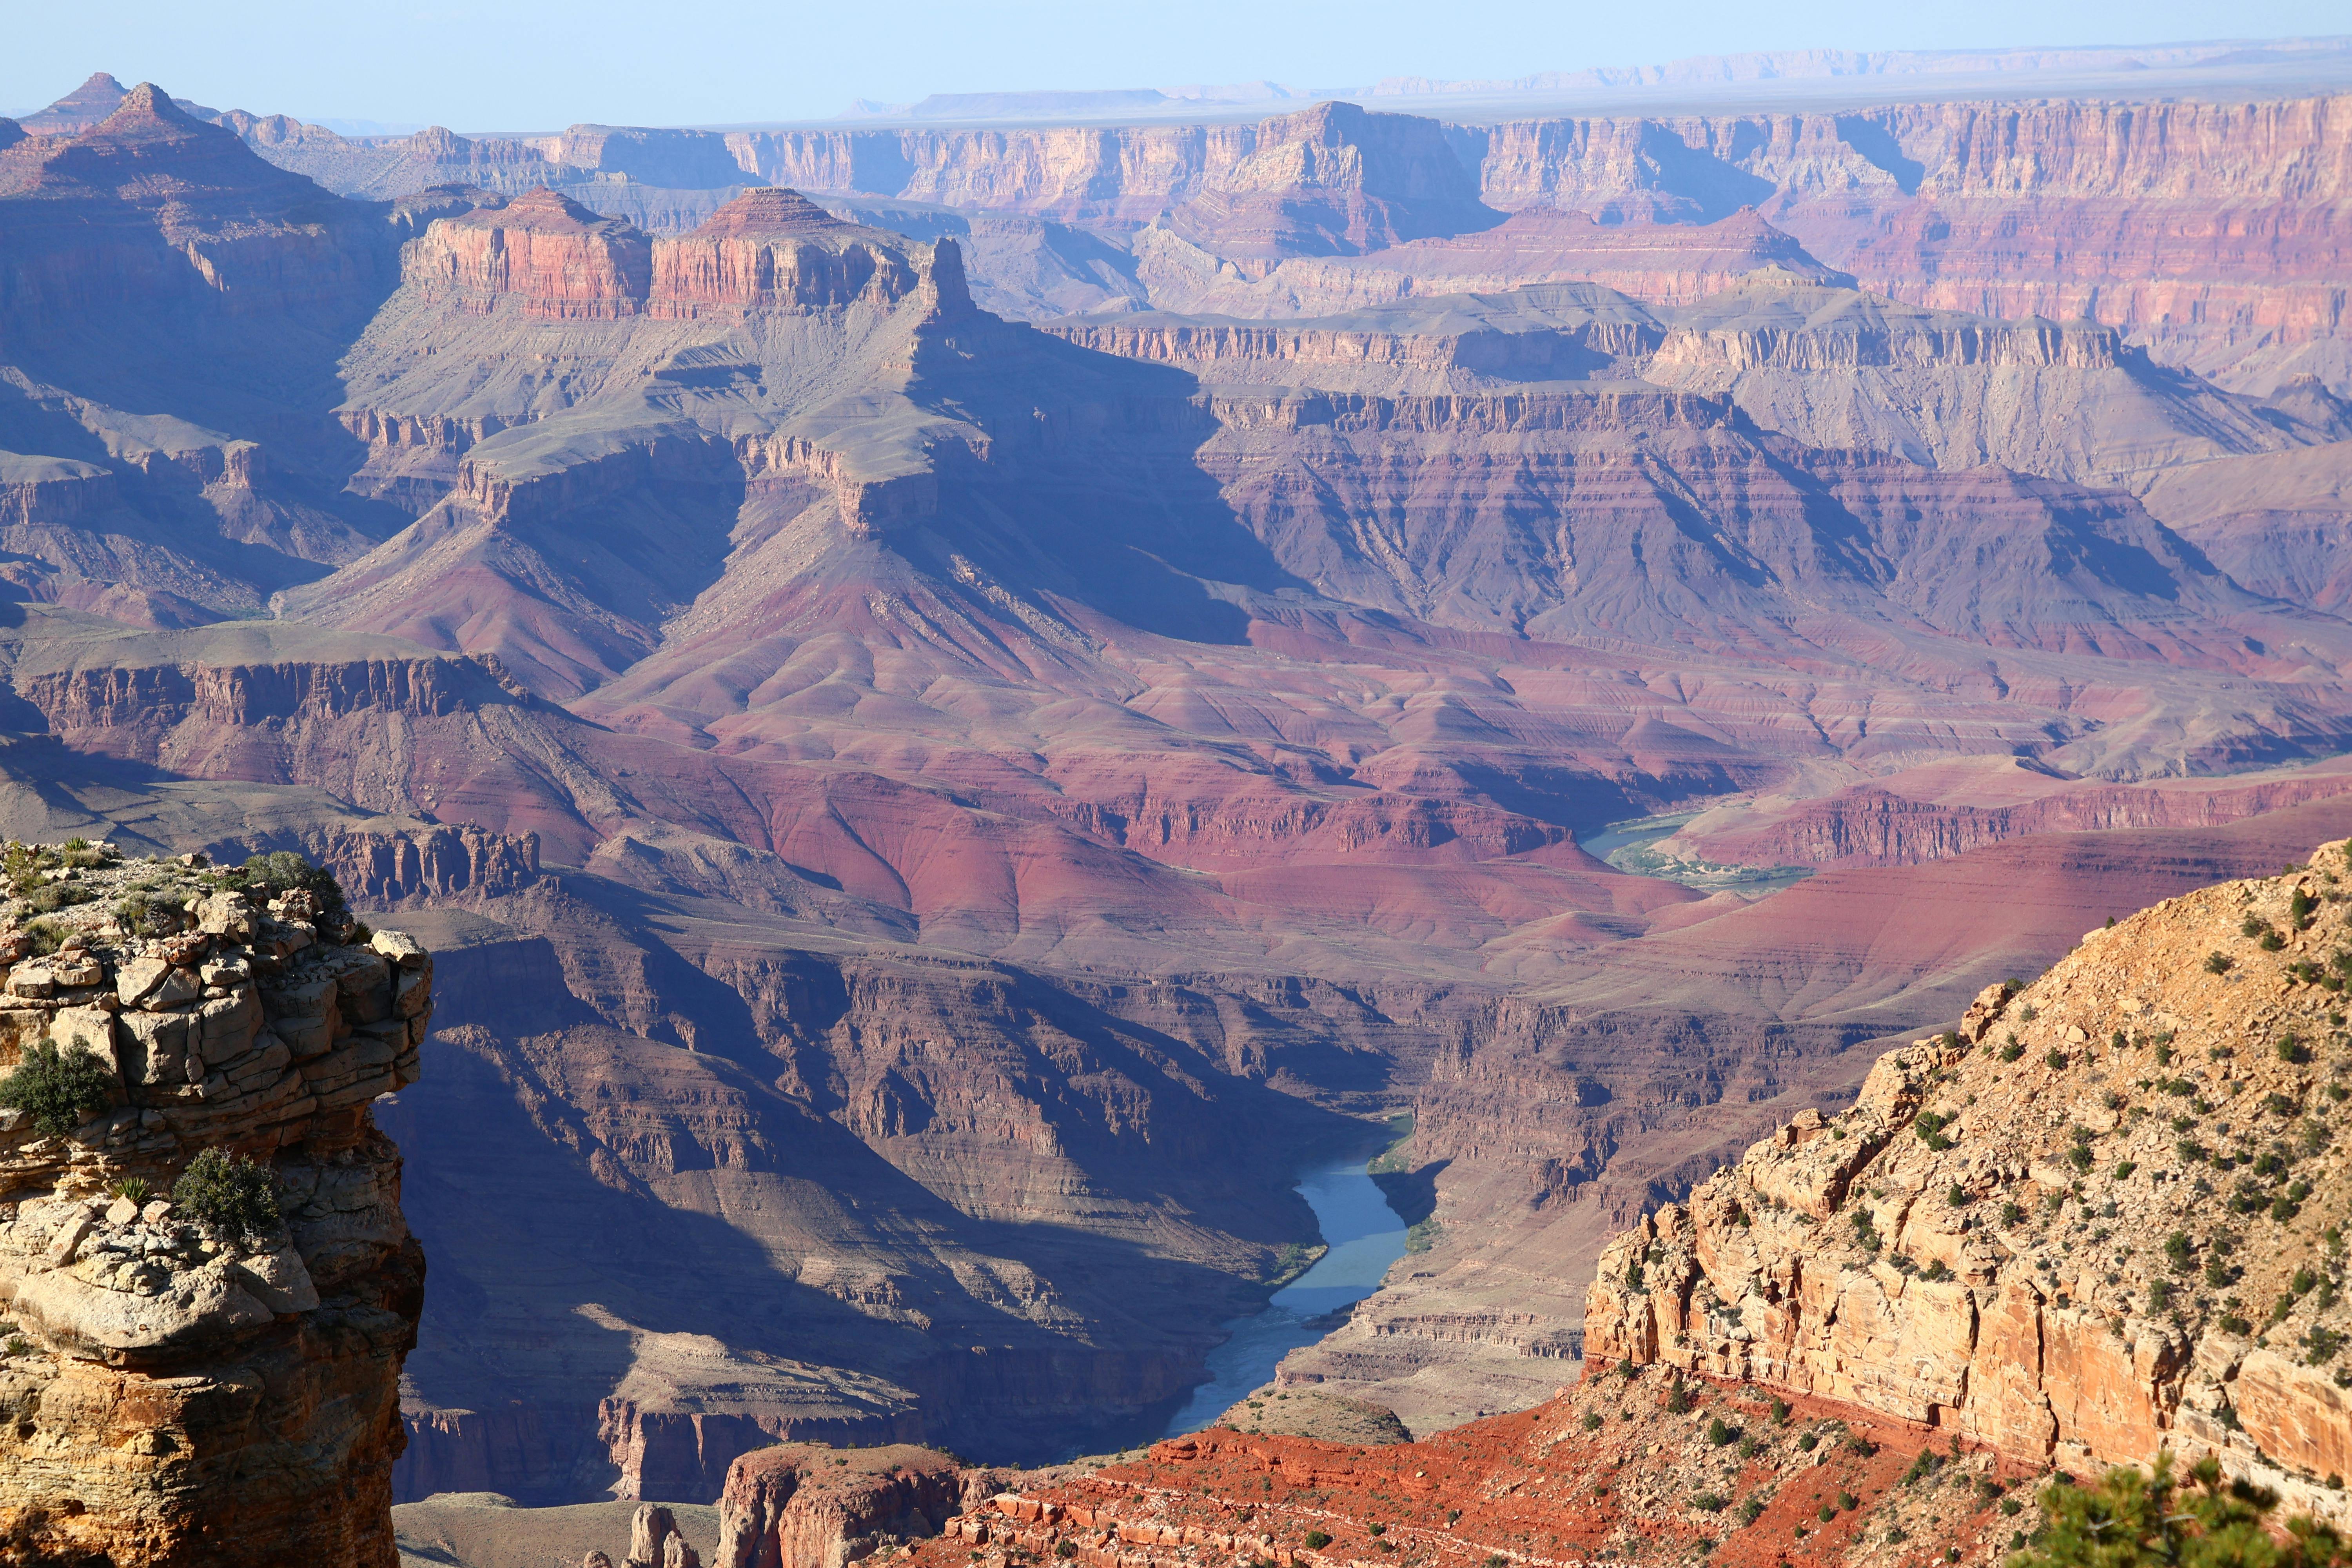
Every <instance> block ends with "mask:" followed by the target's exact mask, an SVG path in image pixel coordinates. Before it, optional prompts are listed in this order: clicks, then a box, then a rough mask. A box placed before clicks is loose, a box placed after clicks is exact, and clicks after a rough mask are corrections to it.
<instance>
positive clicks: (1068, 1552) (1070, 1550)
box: [1054, 1541, 1078, 1563]
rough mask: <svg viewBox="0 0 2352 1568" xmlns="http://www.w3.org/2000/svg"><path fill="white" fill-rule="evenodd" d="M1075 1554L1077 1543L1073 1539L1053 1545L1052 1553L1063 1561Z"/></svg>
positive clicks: (1076, 1552)
mask: <svg viewBox="0 0 2352 1568" xmlns="http://www.w3.org/2000/svg"><path fill="white" fill-rule="evenodd" d="M1077 1554H1078V1543H1077V1542H1075V1541H1064V1542H1057V1543H1055V1547H1054V1555H1055V1556H1056V1557H1058V1558H1060V1559H1061V1560H1062V1561H1063V1562H1065V1563H1066V1562H1068V1561H1069V1560H1070V1559H1071V1558H1073V1557H1076V1555H1077Z"/></svg>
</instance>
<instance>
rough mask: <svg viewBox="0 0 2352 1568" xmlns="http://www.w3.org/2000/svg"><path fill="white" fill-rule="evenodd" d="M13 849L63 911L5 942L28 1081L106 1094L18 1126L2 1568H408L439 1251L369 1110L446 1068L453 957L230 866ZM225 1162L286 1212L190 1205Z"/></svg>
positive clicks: (8, 1261)
mask: <svg viewBox="0 0 2352 1568" xmlns="http://www.w3.org/2000/svg"><path fill="white" fill-rule="evenodd" d="M7 849H8V858H9V870H10V874H11V876H12V878H13V879H15V880H16V885H17V887H18V888H19V889H22V891H23V893H25V894H28V895H31V896H32V897H31V907H32V908H33V909H38V910H50V911H52V912H50V913H48V914H47V915H45V916H43V917H42V918H40V919H38V920H36V921H32V923H31V924H30V925H18V924H12V925H11V926H10V928H9V929H8V931H6V932H5V935H0V952H5V954H6V955H7V956H8V957H9V958H10V959H11V960H12V963H13V967H12V968H11V969H10V971H9V973H8V978H7V983H6V993H5V999H0V1004H4V1005H0V1065H5V1066H8V1067H11V1068H19V1069H20V1070H26V1069H24V1067H23V1064H24V1063H25V1062H26V1060H27V1058H28V1057H29V1056H30V1055H31V1054H32V1050H33V1047H35V1046H37V1045H38V1044H41V1043H43V1042H54V1043H55V1044H57V1045H58V1046H59V1047H64V1048H65V1050H66V1051H67V1052H68V1055H70V1054H71V1053H72V1052H73V1051H74V1050H75V1049H77V1048H79V1049H85V1050H87V1051H89V1053H90V1054H91V1056H92V1057H93V1058H95V1060H96V1062H97V1063H98V1064H99V1067H100V1069H101V1071H102V1078H103V1081H104V1089H103V1091H102V1092H101V1093H100V1094H99V1095H98V1096H97V1097H96V1099H95V1100H84V1101H83V1102H82V1107H83V1108H82V1109H81V1110H79V1112H67V1113H66V1114H65V1116H64V1119H63V1122H64V1123H65V1124H69V1125H67V1126H66V1130H64V1131H58V1130H57V1127H58V1125H59V1123H47V1124H45V1122H44V1121H43V1119H42V1113H39V1112H37V1111H36V1110H28V1109H25V1108H23V1107H21V1106H20V1108H18V1109H12V1110H5V1111H0V1205H5V1207H0V1215H4V1216H5V1217H0V1300H5V1312H6V1315H7V1317H8V1319H9V1320H10V1324H9V1327H8V1330H7V1333H8V1336H9V1337H8V1339H7V1343H6V1355H5V1361H0V1405H5V1409H6V1410H7V1412H8V1413H9V1419H8V1422H7V1426H6V1432H5V1438H0V1561H6V1562H9V1563H101V1562H103V1563H113V1564H118V1565H125V1568H127V1565H131V1564H142V1565H144V1564H155V1565H162V1564H167V1563H171V1564H177V1563H199V1562H214V1561H226V1560H227V1559H228V1558H229V1557H231V1556H233V1557H234V1558H235V1560H236V1561H237V1562H239V1563H256V1564H263V1563H270V1564H286V1565H288V1568H294V1565H296V1564H309V1563H353V1564H366V1565H370V1568H390V1565H391V1564H392V1563H393V1562H394V1550H393V1543H392V1528H391V1520H390V1515H389V1512H388V1510H389V1508H390V1506H391V1501H392V1489H391V1479H392V1462H393V1460H394V1458H396V1457H397V1456H398V1454H399V1452H400V1448H401V1446H402V1441H403V1436H402V1427H401V1422H400V1413H399V1404H398V1383H399V1374H400V1364H401V1361H402V1358H403V1357H404V1354H405V1353H406V1352H407V1350H408V1349H409V1347H410V1346H411V1345H412V1344H413V1343H414V1342H415V1328H416V1319H417V1314H418V1311H419V1309H420V1307H421V1304H422V1300H421V1298H422V1292H423V1285H424V1258H423V1255H422V1253H421V1251H420V1250H419V1248H418V1247H417V1246H416V1244H415V1241H414V1240H413V1239H411V1237H409V1235H408V1231H407V1228H406V1226H405V1225H404V1223H403V1221H402V1217H401V1212H400V1190H399V1187H400V1158H399V1155H398V1153H397V1152H396V1151H395V1150H394V1148H393V1146H392V1144H391V1143H390V1142H388V1141H387V1140H386V1139H384V1138H383V1136H382V1135H381V1134H380V1133H379V1132H377V1131H376V1130H375V1127H374V1125H373V1121H371V1119H370V1115H369V1106H370V1103H371V1102H372V1101H373V1100H375V1099H376V1098H378V1097H379V1096H382V1095H385V1094H389V1093H391V1092H393V1091H394V1090H395V1089H399V1088H401V1087H402V1086H403V1085H404V1084H406V1083H408V1082H410V1081H412V1080H413V1079H415V1076H416V1073H417V1060H418V1057H417V1050H418V1046H419V1044H420V1042H421V1041H422V1038H423V1036H424V1032H425V1026H426V1022H427V1020H428V1018H429V1017H430V1016H431V1008H432V983H433V975H432V963H431V960H430V958H429V957H428V956H427V955H426V953H425V952H424V950H423V949H421V948H419V947H418V946H417V945H416V944H415V942H412V941H410V940H409V939H407V938H406V937H404V936H403V935H401V934H399V933H397V932H393V931H383V932H378V933H375V934H374V935H373V937H370V936H369V935H367V933H365V932H363V931H359V930H357V929H356V928H355V926H354V923H353V921H352V918H351V916H350V914H349V913H348V912H346V911H344V910H341V907H340V905H339V904H330V903H328V902H326V901H324V900H322V899H321V897H320V895H319V894H316V893H314V892H313V891H312V890H310V889H308V888H293V889H288V890H285V891H282V892H280V893H278V896H275V897H272V896H270V890H269V889H268V887H267V886H265V885H263V884H261V883H258V882H255V881H253V880H251V879H245V878H241V877H239V876H236V875H234V874H232V875H228V876H224V875H222V874H221V873H218V872H215V871H213V870H211V869H209V868H206V867H205V865H204V864H203V862H202V860H201V858H184V859H180V860H175V861H164V862H152V861H128V862H126V861H122V860H121V859H119V858H115V857H114V856H113V855H112V854H111V853H110V851H108V850H106V849H105V848H104V847H79V843H78V842H77V845H76V846H72V847H68V850H67V851H66V852H63V853H60V852H58V851H45V852H37V851H34V850H30V849H27V848H26V847H20V846H17V845H14V844H12V845H9V846H8V847H7ZM248 895H250V896H248ZM263 900H267V901H266V903H265V902H264V901H263ZM9 910H10V913H11V914H12V916H14V917H15V919H16V920H17V921H22V920H24V919H26V916H27V914H28V910H27V900H26V897H24V896H20V897H19V898H17V899H16V900H12V902H11V903H10V906H9ZM100 1100H102V1101H103V1102H104V1103H103V1104H102V1105H100V1104H98V1101H100ZM93 1106H95V1107H96V1108H95V1109H92V1107H93ZM77 1115H78V1116H79V1121H78V1124H77V1123H75V1117H76V1116H77ZM206 1151H221V1152H235V1153H236V1155H238V1156H250V1157H252V1158H254V1159H256V1160H257V1161H259V1162H260V1163H261V1164H262V1167H263V1169H264V1170H266V1171H267V1172H268V1173H269V1176H270V1177H271V1178H274V1194H275V1195H274V1201H273V1202H271V1203H269V1204H268V1205H265V1207H264V1208H263V1209H262V1210H258V1211H250V1210H249V1211H247V1213H246V1214H245V1215H244V1216H243V1217H242V1218H241V1219H223V1218H221V1217H220V1216H219V1215H217V1214H215V1212H213V1211H211V1210H208V1209H206V1208H205V1206H204V1205H203V1202H202V1200H201V1199H198V1198H190V1199H188V1201H186V1202H174V1194H173V1182H174V1179H175V1178H176V1177H177V1176H178V1175H179V1174H180V1173H182V1172H183V1171H184V1170H185V1169H186V1168H187V1167H188V1165H189V1164H190V1163H191V1161H192V1160H193V1159H194V1157H195V1156H196V1155H197V1154H198V1153H200V1152H206ZM192 1204H193V1205H194V1206H191V1205H192Z"/></svg>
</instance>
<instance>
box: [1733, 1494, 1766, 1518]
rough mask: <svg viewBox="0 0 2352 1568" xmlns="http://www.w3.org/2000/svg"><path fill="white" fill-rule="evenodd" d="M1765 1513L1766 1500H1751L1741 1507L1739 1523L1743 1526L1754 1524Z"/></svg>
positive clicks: (1756, 1498) (1754, 1498)
mask: <svg viewBox="0 0 2352 1568" xmlns="http://www.w3.org/2000/svg"><path fill="white" fill-rule="evenodd" d="M1763 1511H1764V1500H1763V1499H1762V1498H1760V1497H1752V1498H1749V1499H1748V1500H1747V1501H1746V1502H1743V1503H1741V1504H1740V1505H1739V1522H1740V1523H1742V1524H1753V1523H1755V1522H1756V1521H1757V1519H1758V1518H1759V1516H1760V1515H1761V1514H1762V1513H1763Z"/></svg>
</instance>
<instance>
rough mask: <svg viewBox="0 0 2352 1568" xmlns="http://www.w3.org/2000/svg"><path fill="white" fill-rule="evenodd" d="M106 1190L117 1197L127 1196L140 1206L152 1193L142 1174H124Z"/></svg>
mask: <svg viewBox="0 0 2352 1568" xmlns="http://www.w3.org/2000/svg"><path fill="white" fill-rule="evenodd" d="M106 1190H107V1191H108V1192H110V1193H112V1194H114V1195H115V1196H116V1197H118V1198H129V1199H130V1200H131V1202H132V1203H134V1204H139V1205H142V1206H143V1205H145V1204H146V1202H147V1200H148V1198H150V1197H151V1196H152V1195H153V1189H152V1188H151V1187H149V1186H148V1184H147V1178H146V1177H144V1176H125V1177H123V1178H122V1179H121V1181H119V1182H117V1183H115V1184H113V1185H112V1186H110V1187H109V1188H107V1189H106Z"/></svg>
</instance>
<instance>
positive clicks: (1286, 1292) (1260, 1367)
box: [1167, 1157, 1405, 1437]
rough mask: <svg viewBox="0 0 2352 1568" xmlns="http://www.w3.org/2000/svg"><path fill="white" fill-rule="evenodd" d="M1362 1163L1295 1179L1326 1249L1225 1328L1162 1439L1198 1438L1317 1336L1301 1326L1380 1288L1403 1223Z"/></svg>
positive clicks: (1399, 1244) (1400, 1250) (1398, 1253)
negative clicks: (1225, 1335) (1227, 1334)
mask: <svg viewBox="0 0 2352 1568" xmlns="http://www.w3.org/2000/svg"><path fill="white" fill-rule="evenodd" d="M1369 1163H1370V1162H1369V1161H1367V1160H1365V1159H1363V1158H1361V1157H1357V1158H1354V1159H1349V1160H1342V1161H1339V1163H1335V1164H1332V1165H1328V1166H1326V1167H1324V1168H1323V1169H1320V1170H1317V1171H1311V1172H1309V1173H1307V1175H1305V1176H1303V1177H1301V1178H1300V1179H1299V1183H1298V1195H1299V1196H1301V1197H1303V1198H1305V1199H1306V1200H1307V1206H1308V1207H1309V1208H1311V1209H1313V1210H1314V1211H1315V1223H1316V1226H1317V1228H1318V1229H1319V1230H1321V1231H1322V1233H1323V1241H1324V1245H1326V1246H1327V1247H1329V1248H1330V1250H1329V1251H1328V1252H1326V1253H1325V1254H1324V1255H1323V1256H1322V1257H1321V1258H1318V1259H1316V1262H1315V1267H1314V1268H1309V1269H1308V1270H1307V1272H1306V1273H1304V1274H1302V1275H1300V1276H1299V1277H1298V1278H1297V1279H1294V1280H1292V1281H1291V1282H1290V1283H1289V1284H1287V1285H1286V1286H1284V1287H1283V1288H1282V1289H1279V1290H1276V1292H1275V1293H1274V1295H1273V1296H1272V1297H1271V1298H1269V1299H1268V1300H1267V1301H1266V1305H1265V1310H1264V1311H1262V1312H1255V1313H1252V1314H1251V1315H1250V1316H1248V1317H1246V1318H1235V1319H1234V1321H1232V1322H1230V1323H1227V1324H1226V1325H1225V1327H1226V1328H1227V1329H1229V1330H1230V1331H1232V1333H1233V1338H1231V1339H1229V1340H1227V1341H1226V1342H1224V1343H1223V1344H1222V1345H1219V1346H1218V1347H1217V1348H1216V1349H1215V1350H1213V1351H1211V1352H1209V1381H1208V1382H1206V1383H1204V1384H1202V1385H1201V1386H1200V1387H1198V1388H1196V1389H1194V1390H1193V1391H1192V1398H1191V1399H1189V1400H1187V1401H1186V1402H1185V1405H1184V1407H1183V1408H1182V1409H1181V1410H1180V1411H1178V1412H1177V1413H1176V1417H1175V1419H1174V1420H1172V1421H1171V1422H1170V1423H1169V1424H1168V1432H1167V1436H1171V1437H1172V1436H1177V1435H1178V1434H1180V1433H1184V1432H1197V1431H1199V1430H1200V1429H1201V1428H1202V1427H1203V1426H1207V1425H1208V1424H1209V1423H1210V1422H1212V1421H1214V1420H1215V1419H1216V1418H1217V1417H1218V1416H1219V1415H1223V1414H1224V1411H1225V1407H1226V1406H1227V1405H1231V1404H1233V1403H1234V1401H1235V1400H1236V1399H1239V1398H1240V1397H1241V1396H1242V1395H1243V1394H1247V1393H1249V1392H1250V1391H1251V1390H1252V1389H1254V1388H1257V1387H1259V1386H1260V1385H1262V1384H1265V1382H1266V1380H1267V1379H1269V1378H1271V1377H1272V1376H1273V1375H1274V1368H1275V1363H1277V1362H1279V1361H1281V1360H1282V1358H1283V1357H1284V1356H1286V1355H1287V1354H1289V1353H1290V1352H1292V1351H1295V1350H1297V1348H1298V1347H1299V1346H1301V1345H1311V1344H1313V1343H1314V1342H1316V1341H1317V1340H1319V1339H1321V1338H1322V1337H1323V1333H1324V1331H1323V1330H1320V1329H1312V1328H1308V1327H1307V1320H1308V1319H1310V1318H1318V1317H1321V1316H1322V1315H1323V1314H1324V1313H1326V1312H1331V1311H1337V1310H1339V1308H1341V1307H1348V1306H1353V1305H1354V1304H1355V1303H1356V1302H1358V1301H1360V1300H1363V1299H1364V1298H1365V1297H1367V1296H1369V1295H1370V1294H1371V1293H1372V1292H1373V1291H1375V1290H1377V1289H1380V1288H1381V1279H1382V1278H1383V1277H1384V1276H1385V1275H1386V1274H1387V1273H1388V1271H1389V1265H1391V1263H1394V1262H1395V1261H1396V1260H1397V1259H1398V1258H1402V1257H1403V1256H1404V1230H1405V1226H1404V1221H1402V1220H1401V1219H1399V1218H1398V1217H1397V1215H1396V1211H1395V1210H1394V1209H1391V1207H1389V1201H1388V1199H1387V1198H1386V1197H1385V1196H1383V1195H1382V1194H1381V1189H1380V1185H1379V1184H1377V1183H1375V1182H1374V1181H1373V1180H1372V1178H1371V1177H1370V1176H1369V1175H1367V1174H1366V1173H1365V1167H1366V1165H1367V1164H1369Z"/></svg>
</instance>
